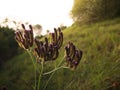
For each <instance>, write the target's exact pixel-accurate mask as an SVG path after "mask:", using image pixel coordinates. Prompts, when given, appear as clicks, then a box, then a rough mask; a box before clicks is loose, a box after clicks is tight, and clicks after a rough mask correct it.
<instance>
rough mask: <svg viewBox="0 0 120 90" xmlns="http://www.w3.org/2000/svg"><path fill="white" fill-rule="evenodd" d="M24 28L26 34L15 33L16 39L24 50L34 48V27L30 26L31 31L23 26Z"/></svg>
mask: <svg viewBox="0 0 120 90" xmlns="http://www.w3.org/2000/svg"><path fill="white" fill-rule="evenodd" d="M22 28H23V29H24V32H23V33H22V31H20V30H18V31H17V32H16V33H15V39H16V41H17V42H18V44H19V46H20V47H22V48H24V49H29V48H30V47H32V46H33V39H34V38H33V29H32V26H31V25H29V28H30V30H26V29H25V26H24V24H22Z"/></svg>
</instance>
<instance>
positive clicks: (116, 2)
mask: <svg viewBox="0 0 120 90" xmlns="http://www.w3.org/2000/svg"><path fill="white" fill-rule="evenodd" d="M71 16H72V18H73V20H74V21H75V22H79V23H81V22H83V23H86V22H87V23H88V22H96V21H101V20H105V19H111V18H114V17H118V16H120V0H74V4H73V8H72V10H71Z"/></svg>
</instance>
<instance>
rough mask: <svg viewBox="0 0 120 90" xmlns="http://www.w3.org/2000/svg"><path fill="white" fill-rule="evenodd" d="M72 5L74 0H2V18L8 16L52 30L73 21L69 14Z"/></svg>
mask: <svg viewBox="0 0 120 90" xmlns="http://www.w3.org/2000/svg"><path fill="white" fill-rule="evenodd" d="M72 5H73V0H0V20H1V19H3V18H6V17H8V18H10V19H13V20H16V21H23V23H24V22H29V23H30V24H40V25H42V27H43V30H47V29H49V30H51V29H53V28H54V27H58V26H60V24H63V25H66V26H70V25H71V24H72V23H73V21H72V19H71V18H70V15H69V14H70V10H71V9H72ZM43 32H44V31H43Z"/></svg>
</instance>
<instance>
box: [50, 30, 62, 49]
mask: <svg viewBox="0 0 120 90" xmlns="http://www.w3.org/2000/svg"><path fill="white" fill-rule="evenodd" d="M51 37H52V43H53V45H54V46H57V47H58V49H60V47H61V46H62V43H63V33H62V32H61V29H60V28H58V29H56V28H54V33H51Z"/></svg>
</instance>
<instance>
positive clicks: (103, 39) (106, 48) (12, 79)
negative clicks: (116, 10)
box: [0, 18, 120, 90]
mask: <svg viewBox="0 0 120 90" xmlns="http://www.w3.org/2000/svg"><path fill="white" fill-rule="evenodd" d="M63 32H64V43H63V47H62V48H61V51H60V55H59V58H58V59H57V61H56V63H54V62H50V63H47V64H46V65H45V71H49V70H51V69H52V67H53V64H58V63H59V62H60V60H61V59H62V58H63V56H64V45H66V44H67V43H68V42H69V41H71V42H73V43H74V44H75V45H76V46H77V47H78V48H79V49H81V50H82V51H83V57H82V59H81V62H80V64H79V66H78V67H77V69H76V70H74V71H71V70H69V69H61V70H58V71H56V73H55V74H54V76H53V78H52V79H51V81H50V82H49V85H48V87H47V89H46V90H120V18H117V19H114V20H107V21H104V22H99V23H94V24H91V25H76V24H73V25H72V26H70V27H68V28H67V29H65V30H64V31H63ZM48 78H49V75H47V76H43V78H42V83H41V85H42V86H44V84H45V82H46V81H47V79H48ZM32 85H34V69H33V65H32V62H31V60H30V58H29V55H28V54H27V53H26V52H24V53H22V54H20V55H19V56H16V57H14V58H13V59H12V60H9V61H8V62H6V64H5V65H4V66H3V67H2V68H1V69H0V87H3V86H5V87H7V88H8V90H32V89H31V87H32ZM41 88H43V87H41ZM41 90H42V89H41Z"/></svg>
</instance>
